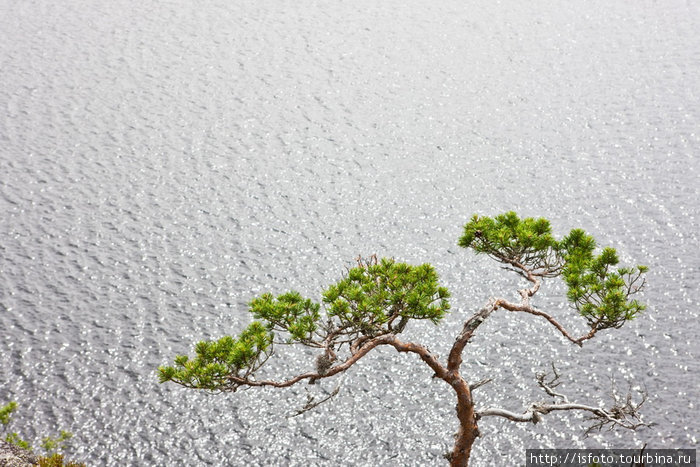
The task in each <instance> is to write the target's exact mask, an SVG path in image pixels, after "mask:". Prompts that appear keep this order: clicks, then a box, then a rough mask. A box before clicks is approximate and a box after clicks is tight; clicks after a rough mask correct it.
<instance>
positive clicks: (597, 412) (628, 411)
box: [477, 365, 649, 436]
mask: <svg viewBox="0 0 700 467" xmlns="http://www.w3.org/2000/svg"><path fill="white" fill-rule="evenodd" d="M552 369H553V371H554V374H553V376H552V377H551V379H549V380H547V375H546V374H544V373H539V374H537V376H536V377H537V383H538V384H539V386H540V387H541V388H542V389H543V390H544V391H545V392H546V393H547V394H548V395H549V396H551V397H553V398H555V399H559V400H560V402H554V403H545V402H537V403H533V404H531V405H530V407H528V409H527V410H526V411H525V412H523V413H515V412H511V411H509V410H504V409H500V408H488V409H486V410H482V411H479V412H477V414H478V417H479V418H483V417H502V418H506V419H508V420H510V421H513V422H532V423H533V424H536V423H538V422H539V421H540V420H542V415H546V414H548V413H551V412H556V411H576V410H579V411H584V412H588V413H589V416H588V417H587V418H586V420H588V421H592V422H593V423H592V425H591V426H589V427H588V428H587V429H586V431H585V432H584V435H585V436H588V435H589V434H591V433H592V432H594V431H600V430H602V429H603V428H605V427H608V429H609V430H611V429H613V428H614V427H621V428H626V429H629V430H636V429H637V428H640V427H643V426H649V425H648V424H647V423H644V422H643V421H642V420H641V416H640V414H639V409H640V407H641V406H642V405H643V404H644V402H646V399H647V394H646V393H645V392H642V393H641V395H642V398H641V401H640V402H638V403H635V402H633V400H632V394H631V393H630V392H628V393H627V394H626V395H625V396H624V397H620V396H619V395H618V394H617V393H616V392H615V390H614V388H613V400H614V404H613V406H612V407H610V408H608V409H606V408H602V407H596V406H591V405H585V404H578V403H573V402H569V399H568V397H567V396H566V395H564V394H562V393H560V392H557V391H555V388H556V387H557V386H559V374H558V373H557V371H556V368H554V365H552Z"/></svg>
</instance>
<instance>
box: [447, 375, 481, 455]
mask: <svg viewBox="0 0 700 467" xmlns="http://www.w3.org/2000/svg"><path fill="white" fill-rule="evenodd" d="M451 386H452V387H453V388H454V390H455V391H456V392H457V418H459V431H458V432H457V436H456V438H455V446H454V448H453V449H452V455H451V457H450V465H451V466H452V467H467V466H468V465H469V456H470V455H471V452H472V445H473V444H474V441H475V440H476V438H477V436H479V428H478V426H477V424H476V415H475V414H474V402H473V401H472V395H471V391H470V390H469V385H468V384H467V382H466V381H464V379H462V377H461V376H459V374H456V375H454V379H453V381H452V382H451Z"/></svg>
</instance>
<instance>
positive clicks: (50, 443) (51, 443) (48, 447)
mask: <svg viewBox="0 0 700 467" xmlns="http://www.w3.org/2000/svg"><path fill="white" fill-rule="evenodd" d="M72 437H73V434H72V433H70V432H68V431H65V430H61V432H60V433H59V435H58V437H56V438H53V437H51V436H47V437H46V438H44V439H43V440H42V441H41V447H42V448H43V449H44V450H45V451H46V452H47V453H49V454H55V453H56V451H59V450H63V449H65V448H66V445H67V444H68V443H67V442H68V440H69V439H71V438H72Z"/></svg>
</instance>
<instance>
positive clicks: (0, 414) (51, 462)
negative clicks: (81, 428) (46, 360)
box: [0, 401, 85, 467]
mask: <svg viewBox="0 0 700 467" xmlns="http://www.w3.org/2000/svg"><path fill="white" fill-rule="evenodd" d="M16 409H17V402H14V401H12V402H9V403H7V404H6V405H4V406H3V407H0V423H2V424H3V425H7V424H9V423H10V421H11V418H10V415H11V414H12V412H14V411H15V410H16ZM72 437H73V434H72V433H70V432H68V431H64V430H61V432H60V433H59V435H58V437H56V438H53V437H50V436H48V437H46V438H44V439H43V440H42V443H41V447H42V448H43V449H44V450H45V451H46V453H47V454H48V456H42V457H39V464H38V465H39V467H85V464H79V463H75V462H68V463H65V461H64V459H63V455H62V454H58V453H57V451H60V450H64V449H66V447H67V444H68V440H69V439H70V438H72ZM5 441H7V442H8V443H10V444H14V445H15V446H17V447H19V448H22V449H25V450H27V451H32V450H33V449H32V446H31V445H30V444H29V443H28V442H27V441H25V440H23V439H22V438H20V436H19V435H18V434H17V433H8V434H7V435H6V436H5Z"/></svg>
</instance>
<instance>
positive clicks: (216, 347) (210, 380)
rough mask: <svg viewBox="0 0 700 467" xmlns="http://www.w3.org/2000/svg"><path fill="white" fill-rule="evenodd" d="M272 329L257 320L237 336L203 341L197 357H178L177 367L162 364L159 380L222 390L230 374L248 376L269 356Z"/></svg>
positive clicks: (198, 347)
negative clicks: (235, 337) (236, 337)
mask: <svg viewBox="0 0 700 467" xmlns="http://www.w3.org/2000/svg"><path fill="white" fill-rule="evenodd" d="M271 347H272V333H271V332H270V331H269V330H268V329H267V328H266V327H265V326H264V325H263V324H262V323H260V322H258V321H254V322H253V323H251V324H250V326H248V327H247V328H246V329H245V330H244V331H243V332H242V333H241V335H240V336H239V337H238V339H234V338H233V337H231V336H225V337H222V338H221V339H219V340H217V341H202V342H199V343H198V344H197V345H196V347H195V352H196V354H197V355H196V357H195V358H194V359H190V358H189V357H187V356H186V355H178V356H177V357H175V366H174V367H160V368H159V373H160V382H161V383H164V382H166V381H174V382H176V383H178V384H181V385H182V386H185V387H190V388H198V389H207V390H210V391H222V390H224V389H226V388H227V387H229V384H230V379H229V376H247V375H248V374H250V373H252V372H254V371H255V370H257V369H258V368H259V367H260V366H262V364H263V363H264V362H265V360H267V357H268V356H269V353H270V352H271V351H272V348H271Z"/></svg>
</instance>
